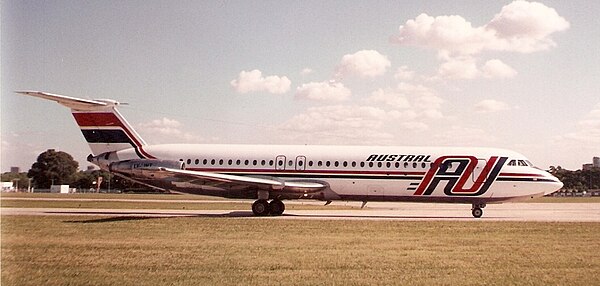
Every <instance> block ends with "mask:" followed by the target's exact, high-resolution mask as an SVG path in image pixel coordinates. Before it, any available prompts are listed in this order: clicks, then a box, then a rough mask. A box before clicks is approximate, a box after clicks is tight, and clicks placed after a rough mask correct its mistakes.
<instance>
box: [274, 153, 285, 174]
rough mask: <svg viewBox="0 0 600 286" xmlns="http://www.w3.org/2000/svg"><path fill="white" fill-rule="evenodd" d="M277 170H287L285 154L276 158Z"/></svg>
mask: <svg viewBox="0 0 600 286" xmlns="http://www.w3.org/2000/svg"><path fill="white" fill-rule="evenodd" d="M275 170H278V171H283V170H285V156H283V155H279V156H277V158H275Z"/></svg>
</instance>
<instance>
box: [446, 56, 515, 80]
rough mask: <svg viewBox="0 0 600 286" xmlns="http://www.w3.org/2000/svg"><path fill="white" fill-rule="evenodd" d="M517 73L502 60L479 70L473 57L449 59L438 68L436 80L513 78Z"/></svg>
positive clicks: (486, 63) (491, 61) (487, 62)
mask: <svg viewBox="0 0 600 286" xmlns="http://www.w3.org/2000/svg"><path fill="white" fill-rule="evenodd" d="M515 75H517V71H516V70H514V69H513V68H511V67H510V66H509V65H507V64H505V63H504V62H502V61H501V60H498V59H492V60H488V61H486V62H485V64H483V66H481V68H479V67H478V66H477V59H475V58H474V57H472V56H457V57H449V58H447V59H446V61H445V62H443V63H442V64H441V65H440V67H439V68H438V72H437V76H436V77H435V78H446V79H464V80H469V79H476V78H482V77H483V78H488V79H491V78H512V77H514V76H515Z"/></svg>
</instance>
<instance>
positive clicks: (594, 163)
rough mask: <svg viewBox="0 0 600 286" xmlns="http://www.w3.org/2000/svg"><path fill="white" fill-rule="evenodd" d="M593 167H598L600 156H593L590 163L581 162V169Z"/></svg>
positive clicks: (599, 166) (599, 165)
mask: <svg viewBox="0 0 600 286" xmlns="http://www.w3.org/2000/svg"><path fill="white" fill-rule="evenodd" d="M593 168H600V157H594V158H593V159H592V163H591V164H583V165H582V166H581V169H582V170H591V169H593Z"/></svg>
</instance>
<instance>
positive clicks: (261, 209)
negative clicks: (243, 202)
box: [252, 200, 271, 216]
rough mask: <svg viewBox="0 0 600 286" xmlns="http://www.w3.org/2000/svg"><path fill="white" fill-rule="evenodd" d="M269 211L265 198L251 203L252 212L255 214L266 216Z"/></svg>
mask: <svg viewBox="0 0 600 286" xmlns="http://www.w3.org/2000/svg"><path fill="white" fill-rule="evenodd" d="M270 211H271V208H270V207H269V202H267V200H257V201H255V202H254V203H253V204H252V212H253V213H254V215H256V216H266V215H268V214H269V212H270Z"/></svg>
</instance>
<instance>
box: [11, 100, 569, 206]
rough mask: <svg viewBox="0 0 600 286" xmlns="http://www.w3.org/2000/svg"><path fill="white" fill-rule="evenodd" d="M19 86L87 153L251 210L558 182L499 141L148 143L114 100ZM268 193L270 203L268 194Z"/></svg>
mask: <svg viewBox="0 0 600 286" xmlns="http://www.w3.org/2000/svg"><path fill="white" fill-rule="evenodd" d="M18 93H21V94H25V95H29V96H34V97H39V98H44V99H48V100H52V101H56V102H58V103H59V104H61V105H64V106H66V107H68V108H70V109H71V112H72V114H73V116H74V117H75V121H76V122H77V124H78V125H79V127H80V128H81V132H82V133H83V136H84V137H85V139H86V141H87V142H88V143H89V146H90V148H91V150H92V154H90V155H89V156H88V161H90V162H92V163H94V164H96V165H98V166H99V167H100V168H101V169H103V170H107V171H110V172H112V173H115V174H116V175H118V176H121V177H123V178H126V179H129V180H132V181H135V182H138V183H142V184H145V185H147V186H151V187H154V188H159V189H162V190H165V191H172V192H180V193H190V194H202V195H211V196H219V197H226V198H240V199H256V201H255V202H254V203H253V204H252V212H253V213H254V214H255V215H258V216H264V215H281V214H282V213H283V212H284V210H285V205H284V203H283V202H282V200H293V199H317V200H323V201H326V202H327V203H326V204H329V203H330V202H331V201H334V200H345V201H362V202H363V206H364V204H366V202H368V201H398V202H400V201H401V202H443V203H465V204H471V205H472V208H471V211H472V215H473V216H474V217H476V218H478V217H481V216H482V214H483V210H482V208H484V207H485V206H486V204H487V203H501V202H506V201H514V200H521V199H529V198H536V197H541V196H543V195H545V194H549V193H552V192H554V191H556V190H558V189H560V188H561V187H562V186H563V184H562V183H561V182H560V181H559V180H558V179H557V178H555V177H554V176H552V175H551V174H549V173H547V172H545V171H543V170H541V169H538V168H535V167H534V166H533V165H532V164H531V163H530V162H529V161H528V160H527V158H525V157H524V156H523V155H521V154H519V153H516V152H513V151H509V150H503V149H492V148H451V147H391V146H385V147H384V146H305V145H213V144H210V145H208V144H162V145H148V144H146V142H145V141H144V140H143V139H142V138H141V137H140V136H139V135H138V133H136V132H135V130H133V128H131V125H129V123H127V121H126V120H125V119H124V118H123V117H122V116H121V114H120V113H119V112H118V111H117V109H116V107H117V106H118V105H119V103H118V102H117V101H114V100H108V99H97V100H88V99H80V98H74V97H68V96H63V95H56V94H50V93H45V92H39V91H19V92H18ZM269 200H270V202H269Z"/></svg>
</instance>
